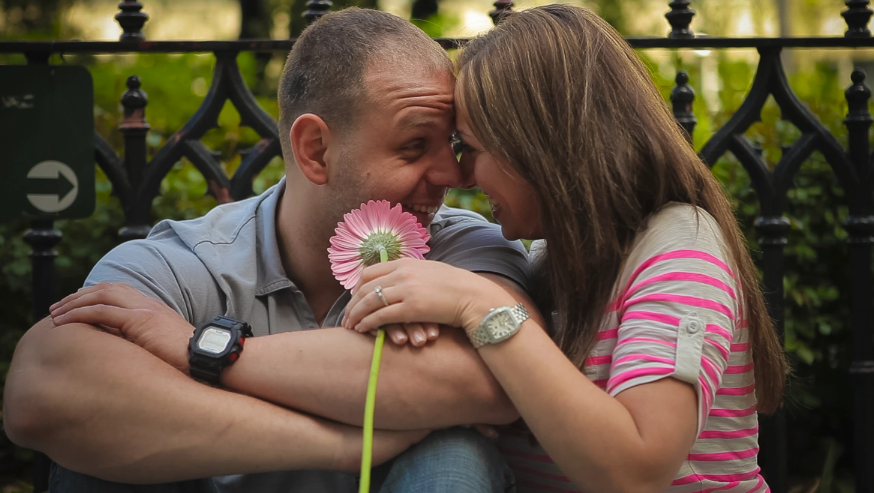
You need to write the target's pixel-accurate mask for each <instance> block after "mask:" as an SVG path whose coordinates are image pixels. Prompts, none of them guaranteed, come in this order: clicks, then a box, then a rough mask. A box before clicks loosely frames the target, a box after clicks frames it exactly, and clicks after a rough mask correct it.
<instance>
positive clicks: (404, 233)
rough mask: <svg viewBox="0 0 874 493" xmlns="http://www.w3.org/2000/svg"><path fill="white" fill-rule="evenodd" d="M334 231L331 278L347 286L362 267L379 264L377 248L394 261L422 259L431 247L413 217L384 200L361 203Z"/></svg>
mask: <svg viewBox="0 0 874 493" xmlns="http://www.w3.org/2000/svg"><path fill="white" fill-rule="evenodd" d="M334 232H335V233H336V234H335V235H334V236H333V237H331V247H330V248H328V258H329V259H330V260H331V271H332V272H333V273H334V277H336V278H337V280H338V281H340V284H342V285H343V287H344V288H346V289H352V288H353V287H355V285H356V284H358V280H359V279H360V278H361V271H362V270H364V268H365V267H367V266H370V265H374V264H378V263H379V261H380V251H385V253H386V255H387V257H388V260H395V259H399V258H401V257H409V258H417V259H424V258H425V257H424V255H425V254H426V253H428V251H429V250H430V248H429V247H428V245H427V243H428V240H430V239H431V236H430V235H429V234H428V231H427V230H426V229H425V228H423V227H422V225H421V224H419V222H418V221H417V220H416V216H414V215H412V214H410V213H409V212H404V210H403V208H402V207H401V205H400V204H397V205H396V206H394V207H392V206H391V204H390V203H389V202H388V201H386V200H378V201H373V200H371V201H370V202H368V203H366V204H361V208H360V209H355V210H353V211H352V212H350V213H348V214H345V215H344V216H343V222H341V223H339V224H338V225H337V229H335V230H334Z"/></svg>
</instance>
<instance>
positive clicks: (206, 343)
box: [197, 327, 231, 354]
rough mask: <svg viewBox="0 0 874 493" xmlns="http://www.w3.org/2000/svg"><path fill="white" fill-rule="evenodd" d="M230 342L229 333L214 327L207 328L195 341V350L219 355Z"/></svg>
mask: <svg viewBox="0 0 874 493" xmlns="http://www.w3.org/2000/svg"><path fill="white" fill-rule="evenodd" d="M229 342H231V332H230V331H229V330H225V329H219V328H216V327H208V328H207V329H206V330H204V331H203V332H202V333H201V334H200V339H198V340H197V349H200V350H201V351H206V352H208V353H214V354H219V353H221V352H222V351H224V350H225V348H226V347H228V343H229Z"/></svg>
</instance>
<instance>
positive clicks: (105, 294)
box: [51, 284, 142, 317]
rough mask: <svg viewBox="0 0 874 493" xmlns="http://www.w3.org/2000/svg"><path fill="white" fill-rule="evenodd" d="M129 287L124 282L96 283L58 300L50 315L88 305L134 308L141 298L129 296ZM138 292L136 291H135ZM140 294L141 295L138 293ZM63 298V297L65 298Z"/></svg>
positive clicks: (138, 304) (53, 315) (60, 313)
mask: <svg viewBox="0 0 874 493" xmlns="http://www.w3.org/2000/svg"><path fill="white" fill-rule="evenodd" d="M131 290H133V288H130V287H128V286H126V285H124V284H112V285H109V284H105V285H101V284H98V285H97V286H92V287H91V288H85V289H83V290H81V291H79V292H77V293H76V294H75V297H73V296H74V295H71V296H68V297H67V298H72V299H70V300H69V301H67V302H63V300H62V302H60V303H58V304H56V305H53V306H54V308H53V309H52V310H51V314H52V317H57V316H59V315H63V314H64V313H67V312H69V311H70V310H74V309H76V308H81V307H83V306H88V305H112V306H117V307H120V308H136V307H138V306H141V305H142V300H138V299H137V298H136V297H135V296H131V292H130V291H131ZM137 293H138V292H137ZM140 296H142V295H140ZM67 298H65V299H67Z"/></svg>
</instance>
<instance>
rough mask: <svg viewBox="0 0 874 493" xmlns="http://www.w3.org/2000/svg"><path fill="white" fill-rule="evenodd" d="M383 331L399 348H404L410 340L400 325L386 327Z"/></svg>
mask: <svg viewBox="0 0 874 493" xmlns="http://www.w3.org/2000/svg"><path fill="white" fill-rule="evenodd" d="M383 329H384V330H385V335H386V336H387V337H388V339H389V340H390V341H391V342H393V343H395V344H397V345H398V346H403V345H404V344H406V343H407V340H408V339H409V338H408V337H407V331H405V330H404V327H403V326H402V325H400V324H390V325H386V326H385V327H383Z"/></svg>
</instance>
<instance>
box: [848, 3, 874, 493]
mask: <svg viewBox="0 0 874 493" xmlns="http://www.w3.org/2000/svg"><path fill="white" fill-rule="evenodd" d="M865 3H867V2H865ZM849 4H850V2H847V5H849ZM868 12H869V13H868V16H869V17H870V15H871V14H870V12H871V11H870V10H869V11H868ZM869 36H870V33H869ZM851 79H852V81H853V85H851V86H850V87H849V88H847V90H846V92H845V93H844V94H845V96H846V98H847V106H848V109H849V111H848V113H847V118H846V119H845V120H844V124H845V125H846V126H847V130H848V133H849V146H850V149H849V150H850V152H849V156H850V159H851V160H852V162H853V166H854V168H855V170H856V176H857V179H858V182H857V183H858V189H857V190H856V193H854V194H853V195H854V196H855V197H851V200H850V215H849V217H848V218H847V220H846V221H845V222H844V228H845V229H846V230H847V232H848V233H849V238H847V248H848V249H849V256H850V262H849V268H850V273H849V274H850V323H851V327H852V347H853V349H852V354H853V362H852V364H851V365H850V375H851V378H852V379H853V401H854V421H855V423H854V428H855V429H854V430H853V431H854V433H853V441H854V444H853V447H854V455H855V459H856V463H855V470H856V493H874V344H872V338H871V335H872V330H874V310H872V306H871V300H872V298H874V290H872V279H871V246H872V244H874V216H872V215H871V213H872V204H871V192H872V190H871V184H872V182H871V177H872V171H874V170H872V167H871V161H870V155H869V151H870V145H869V143H868V131H869V129H870V128H871V123H872V118H871V113H870V112H869V111H868V100H869V99H870V98H871V88H869V87H868V85H867V84H865V72H864V71H862V70H860V69H856V70H854V71H853V74H852V75H851Z"/></svg>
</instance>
